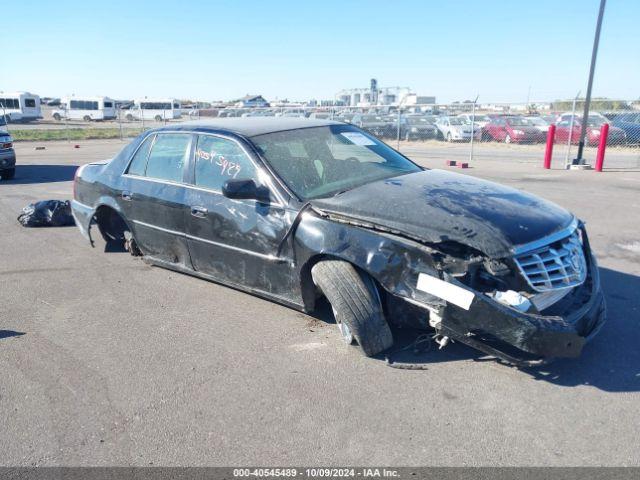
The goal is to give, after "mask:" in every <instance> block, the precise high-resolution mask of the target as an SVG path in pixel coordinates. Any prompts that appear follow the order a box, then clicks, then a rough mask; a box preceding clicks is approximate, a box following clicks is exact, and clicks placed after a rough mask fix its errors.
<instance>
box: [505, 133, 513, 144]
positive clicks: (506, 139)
mask: <svg viewBox="0 0 640 480" xmlns="http://www.w3.org/2000/svg"><path fill="white" fill-rule="evenodd" d="M504 143H511V136H509V134H507V136H506V137H505V139H504Z"/></svg>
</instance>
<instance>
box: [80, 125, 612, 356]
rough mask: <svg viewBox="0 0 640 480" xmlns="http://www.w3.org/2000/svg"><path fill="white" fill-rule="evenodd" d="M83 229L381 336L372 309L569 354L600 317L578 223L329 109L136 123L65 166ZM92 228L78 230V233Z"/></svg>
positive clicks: (447, 333)
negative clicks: (417, 157) (323, 303)
mask: <svg viewBox="0 0 640 480" xmlns="http://www.w3.org/2000/svg"><path fill="white" fill-rule="evenodd" d="M74 186H75V198H74V200H73V202H72V209H73V214H74V216H75V219H76V223H77V225H78V227H79V228H80V230H81V232H82V233H83V234H84V235H85V236H86V237H87V238H88V239H89V240H90V241H91V234H92V232H91V227H92V225H93V224H95V225H97V227H98V229H99V231H100V233H101V234H102V236H103V237H104V239H105V240H106V241H107V242H108V243H112V244H114V245H121V246H124V248H126V249H128V250H129V251H130V252H131V253H132V254H134V255H143V256H144V258H145V259H146V261H148V262H149V263H151V264H154V265H159V266H162V267H166V268H170V269H173V270H177V271H179V272H184V273H188V274H191V275H196V276H199V277H202V278H204V279H208V280H212V281H215V282H219V283H223V284H225V285H229V286H232V287H234V288H238V289H241V290H244V291H247V292H250V293H253V294H256V295H260V296H262V297H265V298H268V299H270V300H273V301H276V302H280V303H282V304H285V305H288V306H291V307H293V308H296V309H299V310H302V311H305V312H312V311H313V310H314V308H315V307H316V305H317V302H318V300H319V299H320V298H321V297H325V298H326V300H328V302H329V303H330V305H331V306H332V308H333V311H334V315H335V319H336V323H337V325H338V327H339V331H340V333H341V335H342V338H343V339H344V340H345V342H347V343H349V344H350V343H356V342H357V344H358V345H359V346H360V347H361V349H362V350H363V351H364V353H365V354H367V355H375V354H378V353H379V352H382V351H384V350H386V349H388V348H390V347H391V346H392V344H393V337H392V333H391V330H390V328H389V324H390V323H395V324H400V325H404V326H408V325H409V326H414V327H420V328H425V329H434V330H435V333H434V338H435V340H436V341H437V342H438V343H439V344H440V345H441V346H444V345H446V343H447V342H448V341H449V340H450V339H454V340H457V341H459V342H462V343H465V344H468V345H471V346H473V347H475V348H477V349H479V350H481V351H483V352H485V353H488V354H491V355H494V356H497V357H500V358H502V359H505V360H507V361H509V362H512V363H514V364H517V365H531V364H537V363H541V362H543V361H545V360H546V359H548V358H550V357H575V356H578V355H579V354H580V352H581V350H582V348H583V345H584V344H585V342H586V341H587V340H588V339H589V338H591V337H592V336H593V335H594V334H595V333H596V332H597V331H598V329H599V327H600V326H601V325H602V323H603V322H604V318H605V313H604V312H605V306H604V300H603V295H602V293H601V290H600V284H599V279H598V269H597V267H596V262H595V259H594V257H593V255H592V254H591V250H590V248H589V240H588V238H587V233H586V230H585V228H584V225H583V224H582V223H581V222H580V221H579V220H578V219H576V218H575V217H574V216H573V215H572V214H570V213H569V212H567V211H565V210H563V209H562V208H560V207H558V206H556V205H554V204H551V203H549V202H547V201H544V200H542V199H540V198H537V197H534V196H532V195H529V194H526V193H523V192H521V191H518V190H514V189H512V188H507V187H503V186H500V185H497V184H494V183H490V182H487V181H483V180H478V179H475V178H472V177H469V176H465V175H460V174H455V173H449V172H445V171H439V170H427V169H424V168H422V167H420V166H418V165H416V164H414V163H413V162H412V161H410V160H409V159H408V158H406V157H404V156H403V155H401V154H400V153H398V152H396V151H395V150H393V149H392V148H390V147H388V146H387V145H385V144H384V143H382V142H380V141H379V140H377V139H376V138H375V137H373V136H372V135H370V134H367V133H365V132H363V131H362V130H360V129H358V128H356V127H355V126H352V125H345V124H343V123H338V122H332V121H324V120H313V119H297V118H268V117H254V118H235V119H218V120H215V121H209V122H193V123H184V124H181V125H172V126H170V127H165V128H160V129H155V130H151V131H148V132H145V133H144V134H142V135H141V136H140V137H138V138H137V139H135V140H134V141H133V142H132V143H131V144H130V145H128V146H127V147H125V148H124V150H122V152H120V154H118V155H117V156H116V157H115V158H113V159H112V160H110V161H108V162H100V163H92V164H88V165H85V166H83V167H81V168H80V169H79V170H78V172H77V174H76V179H75V184H74ZM92 243H93V242H92Z"/></svg>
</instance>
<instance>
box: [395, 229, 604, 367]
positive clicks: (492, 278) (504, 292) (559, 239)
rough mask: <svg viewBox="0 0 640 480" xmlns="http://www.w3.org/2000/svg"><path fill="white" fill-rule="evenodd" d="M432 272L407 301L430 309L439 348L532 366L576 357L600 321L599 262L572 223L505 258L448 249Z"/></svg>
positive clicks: (423, 276)
mask: <svg viewBox="0 0 640 480" xmlns="http://www.w3.org/2000/svg"><path fill="white" fill-rule="evenodd" d="M461 250H464V249H463V248H462V249H461ZM437 266H438V271H439V272H438V275H430V274H424V273H418V275H417V278H416V279H415V282H416V289H415V290H414V292H412V298H411V299H406V300H410V302H411V303H413V304H414V305H416V306H418V307H425V308H426V309H427V310H428V311H429V324H430V326H431V327H433V328H435V330H436V332H437V333H438V335H439V339H440V343H441V345H442V344H446V342H447V341H448V340H449V339H453V340H456V341H459V342H461V343H464V344H467V345H469V346H471V347H474V348H476V349H478V350H480V351H482V352H484V353H487V354H490V355H493V356H496V357H499V358H501V359H503V360H506V361H507V362H509V363H512V364H515V365H518V366H531V365H536V364H541V363H545V362H546V361H548V360H549V359H552V358H560V357H577V356H579V355H580V353H581V351H582V348H583V347H584V345H585V343H586V342H587V341H588V340H589V339H591V338H592V337H593V336H594V335H595V334H596V333H597V332H598V330H599V329H600V327H601V326H602V325H603V323H604V322H605V317H606V307H605V301H604V296H603V293H602V290H601V288H600V280H599V274H598V267H597V263H596V260H595V258H594V256H593V254H592V252H591V248H590V246H589V240H588V237H587V234H586V230H585V229H584V226H583V225H582V224H579V223H578V222H577V221H576V222H573V223H572V225H570V226H569V228H567V229H564V230H563V231H561V232H558V233H557V234H555V235H553V236H550V237H548V238H545V239H541V240H540V241H538V242H534V243H533V244H530V245H524V246H521V247H516V248H514V249H513V255H512V256H511V257H509V258H503V259H499V260H495V259H487V258H486V257H483V256H482V254H480V253H479V252H471V253H467V254H466V256H465V255H463V254H461V253H455V252H452V251H451V248H449V249H448V252H446V253H442V254H441V261H440V262H439V263H438V265H437ZM443 340H444V341H443Z"/></svg>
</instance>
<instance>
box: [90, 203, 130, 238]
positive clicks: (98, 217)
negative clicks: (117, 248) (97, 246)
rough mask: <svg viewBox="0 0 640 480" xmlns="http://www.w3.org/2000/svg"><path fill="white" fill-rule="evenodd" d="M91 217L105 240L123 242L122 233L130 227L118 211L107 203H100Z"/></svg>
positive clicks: (123, 236) (128, 230)
mask: <svg viewBox="0 0 640 480" xmlns="http://www.w3.org/2000/svg"><path fill="white" fill-rule="evenodd" d="M93 218H94V221H95V223H96V225H98V229H99V230H100V234H101V235H102V238H104V240H105V242H107V243H109V242H113V243H123V244H124V240H125V235H124V234H125V232H130V231H131V229H130V228H129V226H128V225H127V222H125V220H124V219H123V218H122V216H121V215H120V214H119V213H118V212H116V211H115V210H114V209H113V208H111V207H108V206H107V205H101V206H100V207H98V209H97V210H96V213H95V214H94V215H93Z"/></svg>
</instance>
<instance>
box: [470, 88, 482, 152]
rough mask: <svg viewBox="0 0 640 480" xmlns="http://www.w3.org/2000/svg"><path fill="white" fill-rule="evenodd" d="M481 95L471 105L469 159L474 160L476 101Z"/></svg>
mask: <svg viewBox="0 0 640 480" xmlns="http://www.w3.org/2000/svg"><path fill="white" fill-rule="evenodd" d="M479 97H480V94H477V95H476V98H475V100H474V101H473V105H472V106H471V140H470V142H469V143H470V144H471V148H470V149H469V161H471V160H473V137H475V136H476V130H475V126H476V103H478V98H479Z"/></svg>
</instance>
